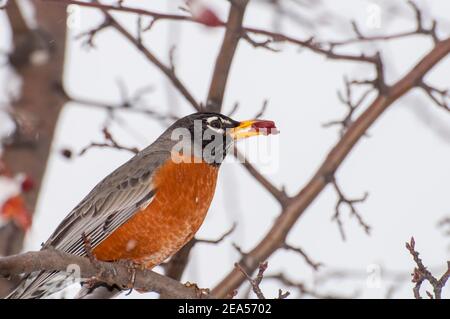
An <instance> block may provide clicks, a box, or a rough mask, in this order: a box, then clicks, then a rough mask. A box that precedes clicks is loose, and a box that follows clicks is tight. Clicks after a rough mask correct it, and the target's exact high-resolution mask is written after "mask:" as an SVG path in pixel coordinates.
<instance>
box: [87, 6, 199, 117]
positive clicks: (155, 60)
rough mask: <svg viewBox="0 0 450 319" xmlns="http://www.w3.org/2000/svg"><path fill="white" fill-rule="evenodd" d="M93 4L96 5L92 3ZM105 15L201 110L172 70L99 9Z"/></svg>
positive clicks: (115, 27) (104, 11)
mask: <svg viewBox="0 0 450 319" xmlns="http://www.w3.org/2000/svg"><path fill="white" fill-rule="evenodd" d="M93 3H98V1H94V2H93ZM101 10H102V11H103V13H104V14H105V17H106V18H107V19H108V20H109V21H110V23H111V26H112V27H113V28H114V29H116V30H117V31H118V32H119V33H120V34H122V35H123V36H124V37H125V38H127V39H128V40H129V41H130V42H131V43H132V44H133V45H134V46H135V47H136V49H138V50H139V51H140V52H141V53H142V54H143V55H144V56H145V57H146V58H147V59H148V60H149V61H150V62H151V63H153V64H154V65H155V66H156V67H157V68H158V69H160V70H161V72H162V73H164V74H165V75H166V76H167V78H168V79H169V80H170V81H171V82H172V84H173V85H174V86H175V88H177V89H178V91H179V92H180V93H181V95H182V96H184V98H185V99H186V100H187V101H188V102H189V103H190V104H191V105H192V106H193V107H194V108H195V109H196V110H198V111H200V110H201V106H200V104H198V103H197V101H196V100H195V98H194V97H193V96H192V95H191V93H190V92H189V90H188V89H187V88H186V87H185V85H184V84H183V83H182V82H181V80H180V79H179V78H178V77H177V76H176V75H175V73H174V72H173V70H172V68H171V67H170V66H169V67H168V66H166V65H164V64H163V63H162V62H161V61H160V60H159V59H158V58H157V57H156V56H155V55H154V54H153V53H152V52H151V51H150V50H149V49H147V48H146V47H145V46H144V45H143V44H142V42H140V41H138V39H136V38H135V37H134V36H133V35H131V34H130V33H129V32H128V31H127V30H126V29H125V28H124V27H123V26H122V25H121V24H120V23H118V22H117V20H115V19H114V18H113V17H112V16H111V15H110V14H109V13H108V12H107V10H106V9H101Z"/></svg>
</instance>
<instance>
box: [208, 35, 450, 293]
mask: <svg viewBox="0 0 450 319" xmlns="http://www.w3.org/2000/svg"><path fill="white" fill-rule="evenodd" d="M449 52H450V38H447V39H445V40H443V41H439V42H438V43H437V44H436V45H435V47H434V48H433V49H432V50H431V51H429V52H428V53H427V54H426V55H425V56H424V57H423V58H422V59H421V60H420V61H419V62H418V63H417V64H416V65H415V66H414V67H413V68H412V69H411V70H410V71H409V72H407V73H406V74H405V75H404V76H403V78H401V79H400V80H398V81H397V82H396V83H394V84H393V85H392V86H391V87H390V88H389V90H387V91H385V92H383V94H379V95H378V96H377V98H376V99H375V100H374V101H373V102H372V103H371V104H370V105H369V106H368V107H367V109H366V110H365V111H364V112H363V113H362V114H361V115H360V116H359V117H358V118H357V119H356V120H355V121H354V122H353V124H351V125H350V127H349V128H348V129H347V131H346V132H345V134H344V135H343V136H342V138H341V139H340V140H339V141H338V143H337V144H336V145H335V146H334V147H333V148H332V149H331V151H330V152H329V153H328V154H327V156H326V158H325V160H324V162H323V163H322V165H321V166H320V167H319V169H318V170H317V172H316V173H315V174H314V176H313V177H312V178H311V180H310V181H309V182H308V183H307V184H306V185H305V186H304V187H303V189H302V190H301V191H300V192H298V193H297V195H295V196H294V197H293V198H292V200H290V201H289V204H288V205H287V206H286V207H285V208H284V209H283V211H282V213H281V214H280V215H279V217H278V218H277V219H276V220H275V222H274V225H273V226H272V227H271V229H270V230H269V231H268V233H267V234H266V235H265V236H264V238H263V239H262V240H261V241H260V242H259V243H258V245H257V246H256V247H254V248H253V249H252V250H251V251H250V252H248V254H247V256H246V257H245V260H246V265H247V267H248V268H247V270H248V271H254V270H255V269H256V268H257V267H258V264H259V262H261V261H264V260H267V259H268V257H269V256H270V255H271V254H272V253H273V252H274V251H276V250H277V249H278V248H279V247H280V245H281V244H282V243H283V242H285V239H286V236H287V234H288V233H289V231H290V229H291V228H292V227H293V225H294V224H295V223H296V221H297V220H298V219H299V218H300V217H301V216H302V215H303V213H304V212H305V211H306V209H307V208H308V207H309V205H310V204H311V203H312V202H313V200H314V199H315V198H317V196H318V195H319V194H320V193H321V192H322V190H323V189H324V188H325V186H326V185H327V184H328V183H329V182H330V181H331V180H330V178H329V176H333V175H334V173H335V172H336V170H337V169H338V168H339V167H340V165H341V163H342V162H343V161H344V159H345V158H346V157H347V155H348V154H349V153H350V151H351V150H352V149H353V147H354V145H355V144H356V143H357V142H358V141H359V140H360V138H361V137H362V136H363V135H364V134H365V132H366V131H367V129H368V128H369V127H370V126H371V125H372V124H373V123H374V122H375V121H376V120H377V119H378V118H379V116H380V115H381V114H383V112H384V111H385V110H386V109H388V108H389V106H391V105H392V104H393V103H394V102H395V101H396V100H397V99H398V98H400V97H401V96H403V95H405V94H406V93H407V92H409V91H410V90H411V89H413V88H415V87H416V85H417V83H418V81H419V80H420V79H422V78H423V77H424V76H425V74H427V73H428V71H429V70H430V69H432V68H433V67H434V66H435V65H436V64H437V63H438V62H439V61H441V60H442V59H443V58H444V57H446V56H447V55H448V53H449ZM244 281H245V276H243V274H242V273H241V272H240V271H239V270H237V269H233V270H231V271H230V273H229V274H228V275H227V276H226V277H225V278H224V279H223V280H222V281H221V282H220V283H219V284H218V285H217V286H216V287H215V288H214V289H213V291H212V294H213V295H214V296H217V297H224V296H226V295H228V294H229V293H230V292H231V291H233V290H235V289H237V287H239V286H240V285H241V284H242V283H243V282H244Z"/></svg>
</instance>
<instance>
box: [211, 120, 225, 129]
mask: <svg viewBox="0 0 450 319" xmlns="http://www.w3.org/2000/svg"><path fill="white" fill-rule="evenodd" d="M209 126H211V127H212V128H217V129H219V128H222V122H221V121H220V120H214V121H212V122H211V123H209Z"/></svg>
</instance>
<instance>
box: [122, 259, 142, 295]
mask: <svg viewBox="0 0 450 319" xmlns="http://www.w3.org/2000/svg"><path fill="white" fill-rule="evenodd" d="M118 263H119V264H122V265H124V266H125V267H126V268H127V270H128V273H129V274H130V280H129V281H128V283H127V284H126V286H124V287H122V288H123V289H124V290H128V292H127V293H126V296H128V295H129V294H131V293H132V292H133V290H135V288H134V285H135V283H136V270H138V269H141V268H142V266H141V265H140V264H138V263H136V262H134V261H133V260H130V259H123V260H119V261H118Z"/></svg>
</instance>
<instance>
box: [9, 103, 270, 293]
mask: <svg viewBox="0 0 450 319" xmlns="http://www.w3.org/2000/svg"><path fill="white" fill-rule="evenodd" d="M276 133H278V129H277V128H276V126H275V123H274V122H273V121H268V120H260V119H254V120H247V121H236V120H233V119H231V118H230V117H228V116H225V115H223V114H220V113H214V112H198V113H194V114H190V115H188V116H185V117H183V118H180V119H178V120H177V121H175V122H174V123H173V124H172V125H171V126H170V127H168V128H167V129H166V130H165V131H164V132H163V133H162V134H161V135H160V136H159V137H158V138H157V139H156V140H155V141H154V142H153V143H152V144H150V145H149V146H147V147H146V148H144V149H143V150H141V151H140V152H138V153H137V154H136V155H135V156H134V157H132V158H131V159H130V160H128V161H127V162H126V163H124V164H123V165H122V166H120V167H118V168H117V169H116V170H114V171H113V172H112V173H110V174H109V175H108V176H106V177H105V178H104V179H103V180H102V181H100V182H99V183H98V184H97V185H96V186H95V187H94V188H93V189H92V190H91V191H90V192H89V193H88V195H87V196H86V197H85V198H84V199H82V200H81V202H80V203H79V204H78V205H77V206H76V207H75V208H74V209H73V210H72V211H71V212H70V213H69V214H68V215H67V216H66V217H65V218H64V219H63V221H62V222H61V223H60V224H59V226H58V227H57V228H56V230H55V231H54V232H53V234H52V235H51V236H50V237H49V239H48V240H47V241H46V242H45V243H44V244H43V246H42V249H49V248H52V249H56V250H59V251H62V252H65V253H69V254H73V255H77V256H84V257H86V256H88V255H89V252H88V251H87V249H86V240H88V242H89V248H90V250H91V251H90V253H91V254H92V255H93V256H94V257H95V258H96V259H97V260H100V261H107V262H117V261H129V262H131V263H132V264H133V265H135V266H138V267H140V268H142V269H152V268H153V267H155V266H157V265H159V264H161V263H162V262H164V261H165V260H167V259H168V258H169V257H171V256H173V255H174V254H175V253H176V252H177V251H178V250H179V249H181V248H182V247H183V246H184V245H185V244H186V243H187V242H189V241H190V240H191V239H192V238H193V237H194V235H195V233H196V232H197V230H198V229H199V228H200V226H201V225H202V223H203V221H204V219H205V216H206V214H207V212H208V209H209V207H210V204H211V201H212V199H213V196H214V193H215V188H216V181H217V177H218V172H219V168H220V166H221V163H222V162H223V160H224V159H225V157H226V155H227V153H229V151H230V149H232V146H233V145H234V144H235V142H236V141H238V140H242V139H245V138H248V137H252V136H258V135H269V134H276ZM67 278H68V275H67V274H65V273H62V272H56V271H52V272H48V271H41V272H35V273H30V274H27V275H25V276H24V278H23V279H22V280H21V282H20V283H19V285H18V286H17V288H16V289H15V290H14V291H13V292H12V293H10V294H9V295H8V296H7V297H6V298H10V299H38V298H46V297H49V296H50V295H52V294H54V293H55V292H57V291H60V290H62V289H64V288H65V287H67V286H68V285H69V283H68V282H69V280H67ZM70 283H73V281H72V282H70Z"/></svg>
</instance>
